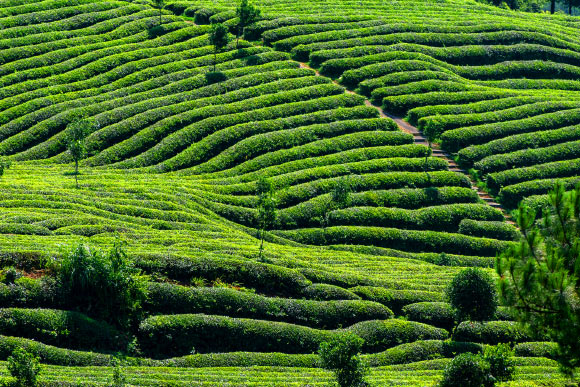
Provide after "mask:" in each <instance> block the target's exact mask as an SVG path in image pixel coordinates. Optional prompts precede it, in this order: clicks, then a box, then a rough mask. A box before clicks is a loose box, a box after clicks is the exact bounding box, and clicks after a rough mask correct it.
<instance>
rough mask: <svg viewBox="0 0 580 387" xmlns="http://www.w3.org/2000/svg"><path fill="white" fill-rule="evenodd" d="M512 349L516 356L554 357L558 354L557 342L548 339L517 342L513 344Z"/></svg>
mask: <svg viewBox="0 0 580 387" xmlns="http://www.w3.org/2000/svg"><path fill="white" fill-rule="evenodd" d="M514 351H515V354H516V356H522V357H547V358H548V359H555V358H556V357H557V355H558V344H556V343H552V342H549V341H536V342H527V343H519V344H516V345H515V346H514Z"/></svg>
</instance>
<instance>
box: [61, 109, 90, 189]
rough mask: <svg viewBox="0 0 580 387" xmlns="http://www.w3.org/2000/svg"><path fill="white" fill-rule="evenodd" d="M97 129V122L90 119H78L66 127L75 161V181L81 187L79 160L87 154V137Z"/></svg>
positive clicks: (68, 146) (68, 147) (71, 153)
mask: <svg viewBox="0 0 580 387" xmlns="http://www.w3.org/2000/svg"><path fill="white" fill-rule="evenodd" d="M94 129H95V123H94V122H93V121H92V120H89V119H77V120H75V121H73V122H71V123H70V124H69V125H68V126H67V128H66V138H65V142H66V147H67V150H68V152H69V154H70V155H71V157H72V159H73V161H74V162H75V171H74V175H75V181H76V184H77V188H78V187H79V180H78V175H79V161H81V160H82V159H83V158H85V157H86V155H87V145H86V138H87V136H88V135H89V134H91V132H92V131H93V130H94Z"/></svg>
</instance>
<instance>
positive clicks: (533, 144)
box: [457, 125, 580, 166]
mask: <svg viewBox="0 0 580 387" xmlns="http://www.w3.org/2000/svg"><path fill="white" fill-rule="evenodd" d="M573 140H580V125H574V126H567V127H564V128H560V129H552V130H540V131H537V132H531V133H522V134H516V135H513V136H509V137H505V138H499V139H497V140H493V141H490V142H488V143H486V144H481V145H473V146H469V147H467V148H463V149H461V150H460V151H459V152H458V153H457V155H458V157H459V162H460V163H461V164H462V165H466V166H472V165H473V164H474V163H475V162H477V161H478V160H482V159H484V158H486V157H490V156H493V155H496V154H497V155H500V154H501V155H505V154H509V153H511V152H515V151H519V150H528V149H529V148H532V149H533V148H543V147H548V146H552V145H556V144H559V143H563V142H567V141H573ZM533 152H535V151H532V153H533ZM498 157H499V156H498Z"/></svg>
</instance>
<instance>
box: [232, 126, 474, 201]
mask: <svg viewBox="0 0 580 387" xmlns="http://www.w3.org/2000/svg"><path fill="white" fill-rule="evenodd" d="M387 133H388V132H387ZM388 134H393V135H397V136H392V138H393V139H396V137H399V139H401V140H404V141H405V142H408V139H412V137H409V135H408V134H407V133H402V132H399V133H397V132H394V133H388ZM393 142H394V141H393ZM339 180H340V177H338V178H331V179H324V180H317V181H313V182H309V183H305V184H300V185H296V186H293V187H290V188H289V189H288V190H286V191H283V192H278V193H277V194H276V199H277V203H278V207H279V208H285V207H289V206H292V205H296V204H298V203H300V202H303V201H305V200H307V199H309V198H311V197H314V196H318V195H321V194H324V193H328V192H330V191H332V189H333V188H334V186H335V185H336V184H337V183H338V181H339ZM349 182H350V185H351V188H352V191H353V192H360V191H369V190H377V189H393V188H426V187H445V186H455V187H468V186H469V180H468V179H467V178H466V177H465V176H462V175H459V174H456V173H453V172H449V171H434V172H429V173H428V174H427V173H425V172H388V173H368V174H364V175H354V176H352V177H351V178H349ZM242 192H243V191H242ZM238 193H241V192H240V191H238Z"/></svg>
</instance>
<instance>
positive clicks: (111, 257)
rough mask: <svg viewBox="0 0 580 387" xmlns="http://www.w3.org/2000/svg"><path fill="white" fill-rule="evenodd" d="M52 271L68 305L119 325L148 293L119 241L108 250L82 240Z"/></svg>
mask: <svg viewBox="0 0 580 387" xmlns="http://www.w3.org/2000/svg"><path fill="white" fill-rule="evenodd" d="M53 270H54V271H55V272H56V279H57V286H58V289H59V290H60V292H61V293H62V294H61V295H62V297H63V298H64V299H66V300H67V304H69V305H70V306H71V307H73V308H74V309H76V310H79V311H81V312H84V313H87V314H90V315H92V316H94V317H96V318H99V319H102V320H105V321H108V322H110V323H113V324H115V325H117V326H120V327H127V326H128V325H129V324H130V322H131V319H133V318H136V317H138V316H137V315H138V312H139V311H140V310H141V305H142V303H143V302H144V301H145V298H146V296H147V291H146V289H147V288H146V282H145V281H146V277H144V276H142V275H141V271H140V270H139V269H137V268H135V267H134V266H133V264H132V262H131V261H130V260H129V258H128V257H127V254H126V253H125V251H124V249H123V246H122V244H121V243H120V242H116V243H115V245H114V246H113V247H112V248H111V250H109V251H108V252H107V253H104V252H103V251H101V250H99V249H96V248H92V247H90V246H87V245H85V244H82V243H81V244H79V245H78V246H77V247H76V248H74V249H73V250H70V251H69V252H68V253H66V254H65V255H64V256H63V258H62V259H61V260H60V261H59V262H58V263H55V265H54V267H53Z"/></svg>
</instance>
